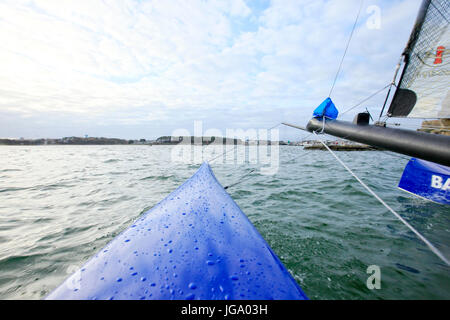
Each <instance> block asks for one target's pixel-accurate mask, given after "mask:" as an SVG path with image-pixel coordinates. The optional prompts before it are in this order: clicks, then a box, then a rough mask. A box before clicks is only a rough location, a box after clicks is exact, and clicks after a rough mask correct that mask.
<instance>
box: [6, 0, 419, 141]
mask: <svg viewBox="0 0 450 320" xmlns="http://www.w3.org/2000/svg"><path fill="white" fill-rule="evenodd" d="M420 3H421V0H365V1H364V6H363V9H362V11H361V17H360V20H359V23H358V25H357V29H356V31H355V34H354V37H353V40H352V42H351V45H350V48H349V52H348V55H347V57H346V59H345V61H344V65H343V70H342V73H341V75H340V78H339V79H338V82H337V85H336V88H335V89H334V91H333V94H332V99H333V100H334V102H335V103H336V105H337V107H338V109H340V110H341V111H342V110H345V109H347V108H348V107H351V106H353V105H355V104H356V103H358V102H359V101H360V100H362V99H363V98H365V97H367V96H368V95H370V94H371V93H373V92H375V91H377V90H379V89H381V88H382V87H384V86H385V85H386V84H388V83H389V82H390V81H391V78H392V75H393V71H394V69H395V66H396V64H397V62H398V59H399V56H400V54H401V52H402V49H403V48H404V46H405V44H406V42H407V40H408V37H409V34H410V32H411V29H412V26H413V23H414V20H415V18H416V15H417V11H418V9H419V6H420ZM359 5H360V0H327V1H325V0H270V1H269V0H254V1H252V0H227V1H225V0H223V1H222V0H211V1H208V0H149V1H146V0H142V1H137V0H124V1H119V0H114V1H107V0H104V1H94V0H76V1H65V0H54V1H50V0H45V1H31V0H28V1H20V0H11V1H9V0H1V1H0V137H26V138H38V137H63V136H83V135H85V134H88V135H90V136H106V137H119V138H147V139H152V138H156V137H158V136H161V135H170V134H171V133H172V132H173V131H174V130H176V129H180V128H184V129H187V130H189V131H191V132H192V131H193V124H194V120H200V121H203V129H204V130H206V129H211V128H217V129H219V130H221V131H222V132H224V133H225V129H227V128H242V129H249V128H269V127H272V126H274V125H276V124H277V123H279V122H281V121H288V122H294V123H298V124H301V125H305V124H306V123H307V121H308V119H309V118H310V116H311V114H312V111H313V110H314V109H315V107H316V106H317V105H319V104H320V103H321V102H322V101H323V100H324V99H325V98H326V97H327V96H328V93H329V91H330V87H331V85H332V82H333V79H334V76H335V73H336V70H337V68H338V65H339V62H340V59H341V57H342V54H343V52H344V50H345V45H346V41H347V39H348V37H349V34H350V31H351V29H352V26H353V23H354V21H355V17H356V14H357V12H358V9H359ZM383 99H384V96H383V94H381V95H379V96H378V97H376V98H375V99H373V100H371V101H369V102H368V103H366V104H364V106H363V107H362V108H361V109H360V110H364V109H365V107H368V108H369V110H370V111H371V112H372V113H373V114H376V115H378V113H379V110H380V108H381V104H382V102H383ZM355 112H356V111H355ZM353 115H354V113H353V112H352V113H351V114H350V113H349V114H346V115H345V116H343V119H351V118H353ZM347 117H348V118H347ZM282 134H284V135H285V136H286V135H287V137H288V138H292V137H291V136H289V135H291V134H292V136H295V134H296V133H295V131H289V130H288V131H286V130H285V131H283V132H282Z"/></svg>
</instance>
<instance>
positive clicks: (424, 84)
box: [388, 0, 450, 118]
mask: <svg viewBox="0 0 450 320" xmlns="http://www.w3.org/2000/svg"><path fill="white" fill-rule="evenodd" d="M449 15H450V1H449V0H431V1H424V5H423V6H422V10H421V13H420V14H419V18H418V20H417V23H416V26H415V28H414V30H413V33H412V35H411V39H410V41H409V43H408V46H407V48H406V50H405V52H404V56H405V67H404V70H403V74H402V77H401V80H400V83H399V85H398V89H397V92H396V94H395V96H394V99H393V101H392V104H391V107H390V108H389V111H388V115H389V116H392V117H410V118H450V27H449V19H450V16H449Z"/></svg>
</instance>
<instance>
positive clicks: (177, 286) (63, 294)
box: [47, 163, 307, 300]
mask: <svg viewBox="0 0 450 320" xmlns="http://www.w3.org/2000/svg"><path fill="white" fill-rule="evenodd" d="M47 299H77V300H78V299H120V300H124V299H159V300H161V299H162V300H171V299H175V300H183V299H201V300H216V299H218V300H222V299H223V300H227V299H230V300H238V299H248V300H268V299H280V300H297V299H307V297H306V295H305V294H304V293H303V291H302V289H301V288H300V287H299V286H298V284H297V283H296V282H295V280H294V279H293V278H292V276H291V275H290V273H289V272H288V270H287V269H286V268H285V266H284V265H283V263H282V262H281V261H280V260H279V258H278V257H277V256H276V255H275V253H274V252H273V251H272V249H271V248H270V246H269V245H268V244H267V242H266V241H265V240H264V239H263V238H262V236H261V235H260V234H259V233H258V231H257V230H256V229H255V227H254V226H253V225H252V224H251V222H250V221H249V220H248V218H247V217H246V216H245V214H244V213H243V212H242V211H241V210H240V208H239V207H238V205H237V204H236V203H235V202H234V201H233V200H232V199H231V197H230V196H229V195H228V193H227V192H226V191H225V190H224V188H223V187H222V186H221V185H220V184H219V182H218V181H217V180H216V178H215V177H214V174H213V173H212V171H211V168H210V167H209V165H208V164H206V163H205V164H203V165H202V166H201V167H200V169H199V170H198V171H197V173H196V174H195V175H194V176H193V177H191V178H190V179H189V180H187V181H186V182H185V183H184V184H183V185H181V186H180V187H179V188H178V189H177V190H175V191H174V192H172V193H171V194H170V195H169V196H168V197H167V198H165V199H164V200H162V201H161V202H160V203H159V204H157V205H156V206H155V207H153V208H152V209H150V210H149V211H147V212H146V213H144V214H143V216H142V217H140V218H139V219H138V220H137V221H135V223H133V225H131V226H130V227H129V228H128V229H126V230H125V231H124V232H122V233H121V234H120V235H118V236H117V237H116V238H115V239H113V240H112V241H111V242H110V243H109V244H108V245H107V246H106V247H105V248H103V249H102V250H100V251H99V252H98V253H97V254H96V255H95V256H94V257H92V258H91V259H90V260H89V261H88V262H86V264H85V265H84V266H83V267H82V268H81V270H80V271H78V272H76V273H75V274H73V275H72V276H70V277H69V278H68V279H67V280H66V281H65V282H64V283H63V284H61V285H60V286H59V287H58V288H56V289H55V290H54V291H53V292H52V293H51V294H50V295H49V296H48V297H47Z"/></svg>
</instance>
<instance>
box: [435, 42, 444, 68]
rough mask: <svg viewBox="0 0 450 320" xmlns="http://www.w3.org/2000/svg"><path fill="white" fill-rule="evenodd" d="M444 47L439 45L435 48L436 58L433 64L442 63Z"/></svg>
mask: <svg viewBox="0 0 450 320" xmlns="http://www.w3.org/2000/svg"><path fill="white" fill-rule="evenodd" d="M444 51H445V47H443V46H440V47H438V48H437V52H436V59H435V60H434V64H441V63H442V57H443V55H444Z"/></svg>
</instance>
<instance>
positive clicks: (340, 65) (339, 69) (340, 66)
mask: <svg viewBox="0 0 450 320" xmlns="http://www.w3.org/2000/svg"><path fill="white" fill-rule="evenodd" d="M363 4H364V0H361V4H360V6H359V11H358V15H357V16H356V19H355V23H354V25H353V28H352V32H351V33H350V37H349V39H348V42H347V46H346V48H345V51H344V55H343V56H342V59H341V63H340V64H339V68H338V70H337V72H336V76H335V77H334V81H333V85H332V86H331V89H330V93H329V94H328V97H330V98H331V94H332V93H333V89H334V87H335V85H336V82H337V79H338V77H339V74H340V73H341V69H342V64H343V63H344V59H345V56H346V55H347V51H348V48H349V47H350V42H351V41H352V38H353V33H354V32H355V29H356V25H357V24H358V20H359V16H360V14H361V10H362V7H363Z"/></svg>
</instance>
